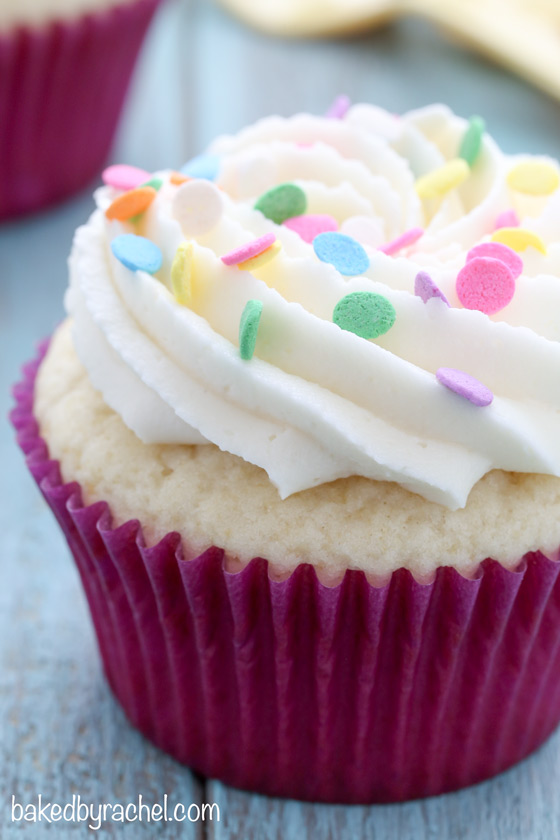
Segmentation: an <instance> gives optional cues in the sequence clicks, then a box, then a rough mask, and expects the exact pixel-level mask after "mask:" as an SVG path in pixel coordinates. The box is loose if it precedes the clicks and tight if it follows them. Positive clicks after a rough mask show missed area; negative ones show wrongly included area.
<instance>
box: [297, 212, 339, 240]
mask: <svg viewBox="0 0 560 840" xmlns="http://www.w3.org/2000/svg"><path fill="white" fill-rule="evenodd" d="M284 225H285V226H286V227H287V228H290V230H294V231H295V232H296V233H299V235H300V236H301V238H302V239H303V240H304V242H313V240H314V239H315V237H316V236H317V235H318V234H319V233H327V232H328V231H337V230H338V222H337V221H336V219H333V217H332V216H329V215H328V214H321V213H318V214H317V215H311V214H310V215H308V216H293V217H292V218H291V219H286V221H285V222H284Z"/></svg>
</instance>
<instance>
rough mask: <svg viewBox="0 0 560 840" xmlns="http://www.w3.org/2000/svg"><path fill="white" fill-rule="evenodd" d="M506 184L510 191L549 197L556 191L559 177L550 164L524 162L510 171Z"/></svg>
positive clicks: (531, 161) (542, 161)
mask: <svg viewBox="0 0 560 840" xmlns="http://www.w3.org/2000/svg"><path fill="white" fill-rule="evenodd" d="M507 182H508V186H509V187H511V189H512V190H515V191H516V192H520V193H525V195H550V194H551V193H553V192H554V191H555V190H557V189H558V185H559V184H560V176H559V175H558V170H557V169H556V167H554V166H553V165H552V164H551V163H547V162H546V161H544V160H526V161H523V162H522V163H518V164H517V166H514V167H513V169H511V170H510V172H509V174H508V176H507Z"/></svg>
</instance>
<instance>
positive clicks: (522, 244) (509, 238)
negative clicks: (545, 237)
mask: <svg viewBox="0 0 560 840" xmlns="http://www.w3.org/2000/svg"><path fill="white" fill-rule="evenodd" d="M492 242H502V243H503V244H504V245H507V246H508V248H512V250H514V251H517V252H518V253H519V251H525V250H526V248H529V247H533V248H536V249H537V251H540V252H541V254H546V245H545V244H544V242H543V241H542V239H541V238H540V236H539V235H538V234H537V233H534V232H533V231H532V230H527V228H520V227H518V228H516V227H513V228H507V227H505V228H500V229H499V230H496V231H494V233H493V234H492Z"/></svg>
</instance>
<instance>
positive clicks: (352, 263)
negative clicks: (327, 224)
mask: <svg viewBox="0 0 560 840" xmlns="http://www.w3.org/2000/svg"><path fill="white" fill-rule="evenodd" d="M313 250H314V251H315V253H316V254H317V256H318V257H319V259H320V260H321V261H322V262H326V263H330V264H331V265H334V267H335V268H336V269H337V270H338V271H340V273H341V274H344V275H346V276H347V277H354V276H356V275H357V274H363V273H364V271H367V270H368V268H369V257H368V255H367V254H366V252H365V250H364V248H363V246H362V245H360V243H359V242H357V241H356V240H355V239H352V237H351V236H347V235H346V234H345V233H332V232H328V233H320V234H318V235H317V236H316V237H315V239H314V240H313Z"/></svg>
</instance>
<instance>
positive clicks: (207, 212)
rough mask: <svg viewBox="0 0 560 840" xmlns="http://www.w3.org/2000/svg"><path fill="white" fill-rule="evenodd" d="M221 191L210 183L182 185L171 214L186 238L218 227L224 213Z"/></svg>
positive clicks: (187, 183) (192, 182) (175, 197)
mask: <svg viewBox="0 0 560 840" xmlns="http://www.w3.org/2000/svg"><path fill="white" fill-rule="evenodd" d="M223 207H224V200H223V198H222V194H221V192H220V190H219V189H218V188H217V187H216V185H215V184H212V183H211V182H210V181H204V180H199V181H198V180H195V181H186V182H185V183H184V184H181V185H180V186H179V187H178V189H177V191H176V192H175V195H174V196H173V201H172V204H171V212H172V213H173V216H174V218H175V219H177V221H178V222H179V224H180V225H181V230H182V231H183V233H184V234H185V236H201V235H202V234H204V233H208V231H209V230H212V228H214V227H216V225H217V224H218V222H219V221H220V219H221V217H222V213H223Z"/></svg>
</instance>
